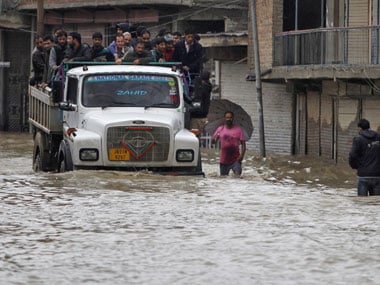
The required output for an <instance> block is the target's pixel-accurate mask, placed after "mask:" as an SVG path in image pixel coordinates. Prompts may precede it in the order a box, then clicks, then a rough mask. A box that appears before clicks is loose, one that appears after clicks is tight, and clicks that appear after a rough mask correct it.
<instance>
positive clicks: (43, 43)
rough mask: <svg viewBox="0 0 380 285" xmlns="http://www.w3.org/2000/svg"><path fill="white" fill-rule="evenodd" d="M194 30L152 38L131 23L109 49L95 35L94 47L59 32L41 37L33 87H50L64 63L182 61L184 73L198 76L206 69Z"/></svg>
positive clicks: (118, 29)
mask: <svg viewBox="0 0 380 285" xmlns="http://www.w3.org/2000/svg"><path fill="white" fill-rule="evenodd" d="M199 39H200V38H199V36H197V35H196V34H195V33H194V32H193V31H192V30H191V29H188V30H186V31H185V33H184V36H182V34H181V33H180V32H173V33H172V32H170V31H168V30H166V29H163V30H161V31H159V33H158V34H157V35H156V36H155V37H154V38H153V39H152V38H151V34H150V31H149V30H148V29H147V28H145V27H144V26H138V27H137V28H136V29H133V31H132V30H131V27H130V26H129V24H128V23H121V24H118V25H116V36H115V38H114V40H113V41H112V43H111V44H110V45H109V46H108V47H104V45H103V35H102V33H100V32H95V33H93V35H92V44H88V43H84V42H83V41H82V36H81V34H79V33H77V32H70V33H67V32H66V31H65V30H63V29H56V30H55V31H54V33H53V34H48V35H45V36H44V37H41V36H37V37H36V40H35V44H36V45H35V49H34V50H33V52H32V67H33V72H34V75H33V76H32V78H31V80H30V84H31V85H39V86H43V87H45V86H49V85H51V83H52V79H53V78H54V76H56V74H57V72H58V68H59V66H60V65H61V64H62V63H63V62H79V61H80V62H88V61H93V62H115V63H116V64H121V63H122V62H130V63H133V64H146V63H149V62H180V63H182V69H183V71H185V72H187V73H189V74H191V75H198V74H200V72H201V70H202V59H203V48H202V45H201V44H200V43H199Z"/></svg>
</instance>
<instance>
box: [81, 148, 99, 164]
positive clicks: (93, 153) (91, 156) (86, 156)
mask: <svg viewBox="0 0 380 285" xmlns="http://www.w3.org/2000/svg"><path fill="white" fill-rule="evenodd" d="M79 158H80V160H83V161H96V160H98V159H99V151H98V150H97V149H96V148H82V149H81V150H80V151H79Z"/></svg>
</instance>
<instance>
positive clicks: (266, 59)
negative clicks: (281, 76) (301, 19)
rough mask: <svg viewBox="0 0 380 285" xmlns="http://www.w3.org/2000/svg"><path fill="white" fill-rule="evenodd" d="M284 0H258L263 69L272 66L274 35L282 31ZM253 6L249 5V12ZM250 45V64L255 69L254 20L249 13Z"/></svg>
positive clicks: (260, 49) (257, 16)
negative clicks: (252, 20)
mask: <svg viewBox="0 0 380 285" xmlns="http://www.w3.org/2000/svg"><path fill="white" fill-rule="evenodd" d="M282 10H283V6H282V1H281V0H257V1H256V18H257V30H258V35H259V53H260V66H261V68H262V69H265V68H270V67H271V66H272V62H273V35H274V33H278V32H281V31H282V17H283V16H282ZM250 11H251V8H250V7H249V12H250ZM248 23H249V24H248V31H249V37H250V38H249V46H248V64H249V66H250V69H251V70H253V69H254V55H253V52H254V49H253V46H252V45H253V44H252V43H253V39H252V36H251V35H252V22H251V15H250V13H249V18H248Z"/></svg>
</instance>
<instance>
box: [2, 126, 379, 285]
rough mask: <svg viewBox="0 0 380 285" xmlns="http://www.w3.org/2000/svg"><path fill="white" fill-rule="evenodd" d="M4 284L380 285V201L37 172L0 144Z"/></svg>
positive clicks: (144, 177)
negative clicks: (379, 272)
mask: <svg viewBox="0 0 380 285" xmlns="http://www.w3.org/2000/svg"><path fill="white" fill-rule="evenodd" d="M0 138H1V139H0V199H1V208H0V212H1V214H0V219H1V226H0V234H1V255H0V284H83V283H88V284H302V283H306V284H326V283H331V284H379V282H380V275H379V274H378V271H379V269H380V255H379V254H378V253H379V252H380V235H379V226H380V222H379V210H378V209H379V205H380V198H379V197H367V198H363V197H356V191H355V189H334V188H328V187H319V188H313V187H305V186H296V185H294V183H288V184H287V183H282V184H281V183H276V184H274V183H270V182H267V181H264V180H262V178H260V176H259V175H258V174H257V172H256V171H255V169H254V168H252V169H247V171H246V172H245V173H246V174H245V176H244V178H243V179H233V178H219V177H218V176H217V173H218V165H217V164H216V163H215V164H206V165H205V166H204V170H205V172H206V178H199V177H166V176H158V175H153V174H150V173H144V172H136V173H130V172H117V171H82V170H81V171H74V172H71V173H63V174H55V173H38V174H35V173H33V172H32V170H31V156H32V141H31V138H30V135H26V134H23V135H19V134H5V133H0Z"/></svg>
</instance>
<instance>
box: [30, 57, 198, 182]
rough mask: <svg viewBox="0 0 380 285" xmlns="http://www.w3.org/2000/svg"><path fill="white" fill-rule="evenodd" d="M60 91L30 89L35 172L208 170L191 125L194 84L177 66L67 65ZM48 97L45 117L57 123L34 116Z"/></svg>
mask: <svg viewBox="0 0 380 285" xmlns="http://www.w3.org/2000/svg"><path fill="white" fill-rule="evenodd" d="M55 89H56V90H54V92H52V93H51V94H47V92H46V91H42V90H39V89H38V88H34V87H31V92H30V94H31V104H30V105H31V112H30V114H31V115H30V122H31V124H32V126H33V134H34V141H35V146H34V155H33V162H34V163H33V165H34V169H35V170H43V171H47V170H52V169H56V170H57V171H59V172H62V171H70V170H74V169H82V168H84V169H98V168H102V169H126V170H135V169H149V170H152V171H155V172H160V173H177V174H195V175H199V174H203V173H202V167H201V158H200V144H199V140H198V138H197V137H196V135H195V134H193V133H192V132H191V131H190V130H188V129H186V128H185V118H186V112H188V107H187V106H186V102H185V96H186V95H187V96H188V95H189V94H186V93H188V88H187V86H186V83H185V82H184V80H183V78H182V76H181V74H180V72H179V71H173V69H172V67H171V66H170V67H162V66H158V65H148V66H142V65H114V64H112V65H111V64H107V65H83V66H80V67H74V68H72V69H69V70H68V71H67V72H66V74H65V83H64V85H63V84H60V83H58V84H57V83H56V84H55ZM36 94H38V96H36ZM44 95H45V96H49V98H50V99H51V100H50V101H49V100H46V102H48V101H49V102H48V103H47V104H50V105H51V106H50V107H51V108H49V109H51V110H50V112H49V113H50V114H51V115H47V116H48V117H49V118H44V119H45V121H46V120H47V121H49V120H50V121H54V124H53V126H54V128H55V129H51V128H50V127H49V126H43V124H42V122H41V120H38V119H36V117H38V114H35V113H36V108H35V105H38V104H39V103H40V102H33V101H34V100H35V99H36V98H35V97H40V99H41V98H42V97H44ZM57 109H58V110H57ZM51 116H54V117H55V119H56V120H58V121H59V122H55V119H54V118H51Z"/></svg>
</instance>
